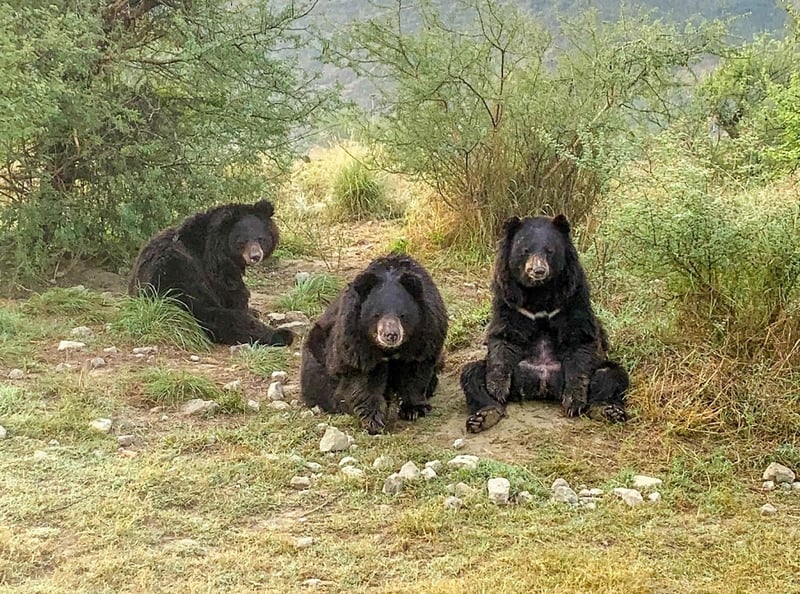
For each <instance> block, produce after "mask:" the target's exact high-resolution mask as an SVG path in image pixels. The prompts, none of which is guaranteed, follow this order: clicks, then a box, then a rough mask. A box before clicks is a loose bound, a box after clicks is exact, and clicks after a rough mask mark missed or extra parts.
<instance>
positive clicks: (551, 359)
mask: <svg viewBox="0 0 800 594" xmlns="http://www.w3.org/2000/svg"><path fill="white" fill-rule="evenodd" d="M517 372H518V373H517V375H518V376H519V377H518V382H517V383H518V386H519V389H520V392H521V394H522V396H523V398H524V397H529V398H541V397H546V396H550V397H555V398H558V397H560V395H561V388H562V384H563V380H562V373H561V362H560V361H559V360H558V359H556V358H555V356H553V351H552V348H551V346H550V343H549V341H544V340H543V341H541V342H540V343H539V344H538V345H537V346H536V349H535V351H534V354H533V355H531V356H530V357H527V358H525V359H523V360H522V361H520V363H519V365H518V366H517Z"/></svg>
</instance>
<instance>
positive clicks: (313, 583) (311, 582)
mask: <svg viewBox="0 0 800 594" xmlns="http://www.w3.org/2000/svg"><path fill="white" fill-rule="evenodd" d="M323 583H324V582H323V581H322V580H321V579H319V578H308V579H307V580H304V581H303V585H304V586H308V587H309V588H316V587H318V586H321V585H322V584H323Z"/></svg>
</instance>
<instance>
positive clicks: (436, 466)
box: [425, 460, 442, 473]
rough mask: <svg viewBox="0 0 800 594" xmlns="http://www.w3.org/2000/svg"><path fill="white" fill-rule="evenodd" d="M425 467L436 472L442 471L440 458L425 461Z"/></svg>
mask: <svg viewBox="0 0 800 594" xmlns="http://www.w3.org/2000/svg"><path fill="white" fill-rule="evenodd" d="M425 468H430V469H431V470H433V471H434V472H436V473H439V472H441V471H442V461H441V460H431V461H430V462H425Z"/></svg>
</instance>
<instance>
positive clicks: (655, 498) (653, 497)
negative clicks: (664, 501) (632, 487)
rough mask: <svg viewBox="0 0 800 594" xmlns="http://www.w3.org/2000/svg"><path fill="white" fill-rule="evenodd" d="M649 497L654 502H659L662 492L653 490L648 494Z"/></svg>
mask: <svg viewBox="0 0 800 594" xmlns="http://www.w3.org/2000/svg"><path fill="white" fill-rule="evenodd" d="M647 498H648V499H649V500H650V501H651V502H652V503H658V502H659V501H661V493H659V492H658V491H653V492H652V493H650V494H649V495H648V496H647Z"/></svg>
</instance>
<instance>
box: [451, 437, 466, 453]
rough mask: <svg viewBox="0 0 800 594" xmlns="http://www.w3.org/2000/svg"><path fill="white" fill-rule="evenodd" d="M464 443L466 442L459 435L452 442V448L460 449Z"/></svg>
mask: <svg viewBox="0 0 800 594" xmlns="http://www.w3.org/2000/svg"><path fill="white" fill-rule="evenodd" d="M466 443H467V442H466V441H464V440H463V439H462V438H460V437H459V438H458V439H457V440H455V441H454V442H453V449H454V450H460V449H461V448H463V447H464V446H465V445H466Z"/></svg>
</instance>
